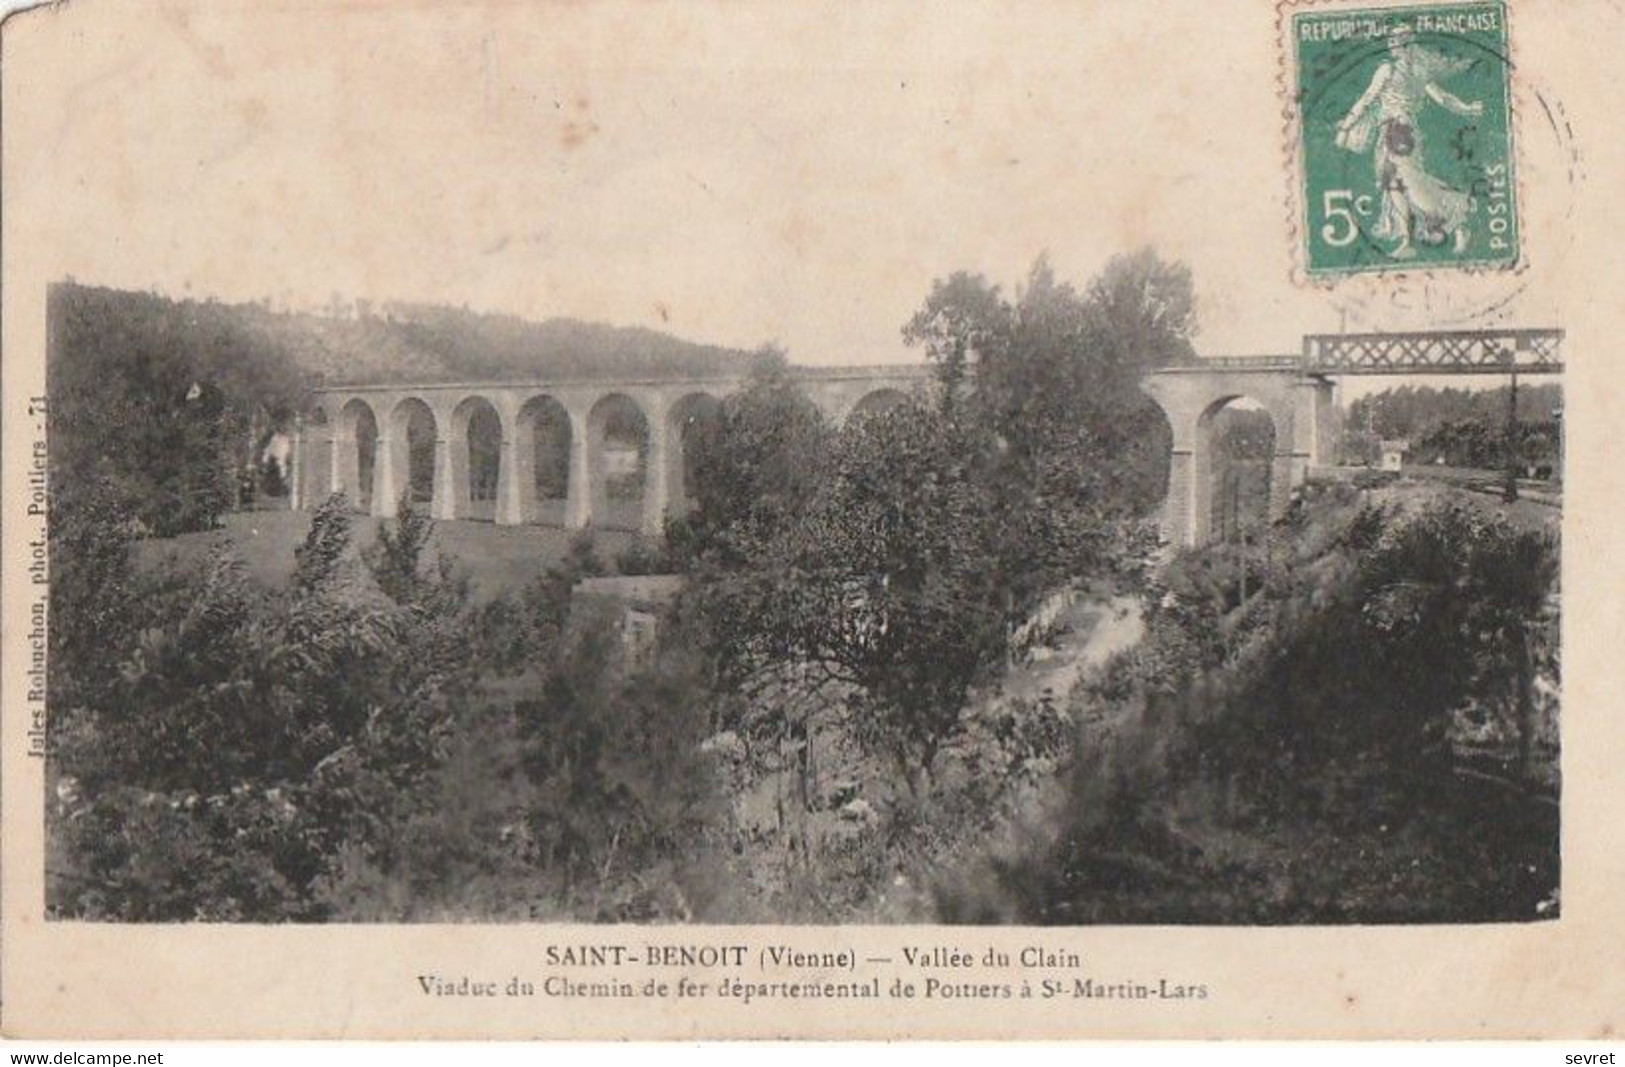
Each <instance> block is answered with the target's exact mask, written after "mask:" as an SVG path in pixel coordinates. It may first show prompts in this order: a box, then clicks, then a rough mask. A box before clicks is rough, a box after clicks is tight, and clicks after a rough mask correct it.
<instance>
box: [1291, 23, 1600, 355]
mask: <svg viewBox="0 0 1625 1067" xmlns="http://www.w3.org/2000/svg"><path fill="white" fill-rule="evenodd" d="M1297 7H1298V5H1295V4H1283V5H1282V8H1281V13H1282V26H1283V28H1284V31H1285V32H1287V33H1288V34H1290V39H1289V40H1287V41H1285V42H1283V43H1284V45H1285V48H1284V50H1283V54H1284V55H1285V56H1287V57H1288V58H1287V63H1288V64H1289V65H1288V67H1287V69H1286V71H1285V75H1286V76H1285V77H1284V78H1283V89H1285V90H1286V91H1288V92H1289V93H1290V94H1291V99H1290V100H1289V101H1287V113H1288V120H1289V121H1288V123H1287V129H1288V136H1289V141H1288V145H1287V148H1288V150H1289V151H1290V152H1291V153H1292V154H1293V160H1292V162H1293V164H1294V165H1293V166H1292V167H1291V168H1290V172H1291V173H1293V175H1294V179H1293V189H1292V192H1293V197H1292V203H1293V205H1294V211H1293V218H1292V224H1293V226H1292V229H1293V238H1294V243H1295V244H1296V246H1297V253H1296V255H1295V262H1296V263H1297V265H1298V266H1297V269H1296V270H1295V271H1294V280H1295V281H1297V282H1298V283H1299V284H1307V285H1312V286H1316V287H1320V288H1323V289H1325V290H1327V291H1328V292H1329V293H1330V294H1331V295H1332V297H1333V299H1334V302H1335V303H1336V304H1337V305H1338V307H1339V311H1340V312H1341V313H1342V316H1343V318H1344V320H1345V322H1347V321H1349V320H1350V319H1352V320H1353V323H1352V324H1351V325H1353V326H1355V327H1356V328H1359V327H1361V326H1367V325H1370V326H1380V325H1381V324H1382V323H1383V322H1384V321H1385V320H1387V319H1389V318H1390V317H1391V314H1390V313H1391V312H1393V311H1405V312H1425V313H1426V314H1427V317H1428V319H1429V321H1430V322H1431V323H1432V324H1434V325H1437V326H1458V325H1472V324H1479V323H1484V322H1486V321H1493V320H1494V318H1495V316H1496V315H1497V313H1498V312H1499V311H1500V310H1501V309H1504V308H1506V307H1507V306H1508V305H1510V304H1512V303H1514V302H1515V301H1516V298H1517V296H1518V294H1519V293H1520V292H1521V291H1522V290H1523V289H1524V287H1525V286H1526V285H1527V284H1528V267H1529V264H1530V262H1531V260H1532V258H1533V257H1534V256H1537V255H1538V256H1539V257H1540V259H1541V261H1542V263H1543V265H1547V264H1551V263H1553V262H1554V261H1556V260H1558V259H1561V258H1563V257H1564V256H1566V254H1567V252H1568V247H1569V244H1570V243H1571V241H1572V239H1573V232H1572V227H1571V226H1567V225H1563V221H1564V220H1565V219H1567V217H1568V216H1569V215H1571V213H1572V211H1573V207H1574V201H1575V195H1576V191H1577V186H1578V183H1579V180H1580V168H1579V155H1578V152H1577V150H1576V149H1575V146H1574V138H1573V131H1572V129H1571V128H1570V127H1569V125H1568V123H1567V121H1566V119H1565V118H1564V117H1563V113H1562V110H1561V108H1560V107H1559V106H1558V105H1556V103H1555V102H1554V101H1553V100H1552V99H1551V96H1550V94H1548V93H1546V92H1544V91H1543V90H1542V89H1541V88H1540V87H1539V86H1537V85H1536V84H1535V83H1534V82H1533V80H1532V79H1530V78H1528V77H1527V76H1525V75H1524V73H1523V72H1521V71H1520V70H1519V69H1518V68H1517V66H1516V64H1515V63H1514V61H1513V53H1512V50H1511V48H1510V37H1509V35H1508V27H1507V24H1506V18H1505V10H1504V7H1503V5H1502V4H1501V3H1499V2H1498V0H1494V2H1485V0H1480V2H1473V3H1457V4H1436V5H1420V6H1418V5H1408V6H1403V7H1401V6H1388V7H1379V8H1366V9H1361V10H1349V9H1347V8H1344V7H1331V6H1322V5H1318V4H1312V3H1311V4H1307V5H1304V7H1305V9H1304V10H1291V9H1295V8H1297ZM1515 126H1516V129H1515ZM1528 174H1534V175H1536V176H1538V178H1539V181H1538V183H1537V184H1534V185H1533V186H1531V184H1530V183H1529V182H1528V179H1527V175H1528Z"/></svg>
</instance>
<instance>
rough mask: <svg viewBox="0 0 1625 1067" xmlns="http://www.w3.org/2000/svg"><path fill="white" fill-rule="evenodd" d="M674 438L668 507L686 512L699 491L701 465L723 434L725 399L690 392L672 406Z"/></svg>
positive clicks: (673, 512) (671, 436)
mask: <svg viewBox="0 0 1625 1067" xmlns="http://www.w3.org/2000/svg"><path fill="white" fill-rule="evenodd" d="M670 420H671V432H670V434H668V436H667V439H668V440H669V441H671V446H670V454H669V455H668V456H667V462H668V463H669V464H670V467H669V471H670V473H669V474H668V475H667V478H666V485H667V486H668V488H667V493H668V494H669V496H668V500H667V504H666V507H667V510H668V512H669V513H670V514H671V515H675V516H681V515H687V514H688V513H689V512H690V511H692V510H693V508H694V502H695V500H696V498H697V496H698V493H699V477H700V475H699V467H700V464H702V463H703V462H704V461H705V456H706V455H707V453H708V451H709V450H710V449H713V448H714V447H716V445H717V442H718V440H719V439H720V437H721V434H722V401H720V400H718V399H717V398H716V397H714V396H712V395H711V394H710V393H690V394H688V395H687V396H685V397H683V398H682V399H681V400H679V401H677V403H675V404H673V405H672V407H671V414H670Z"/></svg>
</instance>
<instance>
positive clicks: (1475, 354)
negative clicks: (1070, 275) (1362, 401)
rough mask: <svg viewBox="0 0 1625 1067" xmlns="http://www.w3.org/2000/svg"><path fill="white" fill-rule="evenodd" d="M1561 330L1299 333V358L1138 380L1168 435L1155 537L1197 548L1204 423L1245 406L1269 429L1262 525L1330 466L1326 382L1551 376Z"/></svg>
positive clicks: (1201, 536) (1224, 364)
mask: <svg viewBox="0 0 1625 1067" xmlns="http://www.w3.org/2000/svg"><path fill="white" fill-rule="evenodd" d="M1562 346H1563V331H1562V330H1556V329H1548V328H1537V329H1526V328H1506V329H1491V330H1427V331H1417V332H1405V333H1340V334H1309V335H1306V336H1305V337H1304V338H1303V348H1302V351H1301V352H1298V353H1294V354H1292V355H1284V356H1238V357H1226V358H1218V359H1204V360H1202V361H1201V362H1200V363H1198V364H1194V365H1191V366H1183V367H1164V368H1162V369H1161V370H1158V371H1155V372H1154V373H1152V374H1149V375H1147V376H1146V379H1145V381H1144V382H1143V383H1142V387H1143V388H1144V390H1145V391H1146V392H1147V393H1148V394H1150V396H1151V398H1152V399H1153V400H1155V401H1156V402H1157V405H1158V406H1159V407H1161V408H1162V412H1163V414H1164V415H1165V416H1167V419H1168V424H1169V426H1171V427H1172V429H1173V439H1174V440H1173V456H1172V460H1171V463H1170V466H1169V472H1168V496H1167V499H1166V501H1165V502H1164V504H1163V516H1162V527H1163V536H1164V537H1165V538H1166V539H1167V540H1168V541H1169V542H1171V543H1172V544H1174V545H1176V546H1178V547H1181V548H1190V547H1195V546H1198V545H1201V544H1204V543H1205V542H1206V541H1207V540H1208V539H1209V537H1210V535H1211V525H1210V520H1211V517H1212V513H1213V479H1212V469H1213V445H1214V440H1213V437H1214V435H1213V419H1214V416H1215V415H1217V414H1218V412H1219V411H1221V410H1223V408H1224V407H1225V406H1226V405H1227V404H1229V403H1230V402H1231V401H1233V400H1237V399H1240V398H1242V397H1249V398H1251V399H1252V400H1254V401H1256V402H1257V403H1258V404H1259V406H1260V407H1262V408H1263V409H1264V410H1265V411H1267V412H1268V413H1269V416H1270V422H1271V423H1272V424H1273V426H1274V430H1275V454H1274V455H1273V456H1272V457H1271V458H1270V472H1269V516H1270V518H1272V519H1275V518H1279V517H1280V516H1281V515H1282V514H1283V513H1284V512H1285V511H1286V507H1287V503H1288V501H1289V499H1290V496H1291V492H1292V489H1293V488H1295V487H1297V486H1299V485H1302V484H1303V483H1304V482H1305V481H1307V480H1308V478H1309V471H1310V468H1311V467H1315V466H1319V465H1322V464H1325V463H1328V462H1329V461H1330V460H1331V459H1332V454H1333V450H1334V449H1335V447H1336V439H1337V425H1336V420H1337V409H1336V407H1335V405H1334V398H1333V379H1335V378H1341V377H1346V376H1354V375H1366V376H1392V375H1411V374H1427V375H1455V374H1480V375H1482V374H1489V375H1497V376H1501V377H1504V378H1506V379H1508V381H1509V382H1510V383H1511V385H1512V387H1513V395H1514V396H1516V392H1517V382H1518V376H1519V375H1520V374H1561V373H1562V371H1563V354H1562Z"/></svg>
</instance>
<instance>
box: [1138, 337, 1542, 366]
mask: <svg viewBox="0 0 1625 1067" xmlns="http://www.w3.org/2000/svg"><path fill="white" fill-rule="evenodd" d="M1164 370H1165V372H1173V373H1179V372H1182V371H1189V372H1191V373H1198V374H1199V373H1205V372H1214V371H1297V372H1299V373H1302V374H1316V375H1324V376H1328V377H1340V376H1342V375H1349V374H1366V375H1377V374H1561V373H1562V372H1563V331H1562V330H1549V329H1536V330H1449V331H1434V330H1429V331H1425V332H1417V333H1315V334H1307V335H1305V336H1304V339H1303V351H1302V352H1301V353H1295V354H1292V355H1281V356H1215V357H1210V358H1206V359H1203V360H1200V361H1199V362H1198V363H1196V364H1193V365H1191V366H1188V367H1168V368H1164Z"/></svg>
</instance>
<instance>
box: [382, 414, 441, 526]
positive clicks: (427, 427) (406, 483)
mask: <svg viewBox="0 0 1625 1067" xmlns="http://www.w3.org/2000/svg"><path fill="white" fill-rule="evenodd" d="M438 434H439V428H438V427H437V426H436V425H435V421H434V411H433V410H432V409H431V408H430V407H429V405H428V404H426V403H424V402H423V401H422V400H419V399H418V398H417V397H408V398H407V399H405V400H402V401H401V402H400V403H399V404H397V405H395V410H394V412H392V413H391V415H390V424H389V441H390V447H391V448H393V449H394V450H395V457H394V462H395V480H396V485H397V487H398V489H397V492H399V493H400V495H401V496H402V497H404V498H405V499H407V500H409V501H411V503H412V505H413V506H414V507H426V506H427V505H428V504H429V503H430V502H431V501H433V500H434V447H435V438H436V437H437V436H438Z"/></svg>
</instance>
